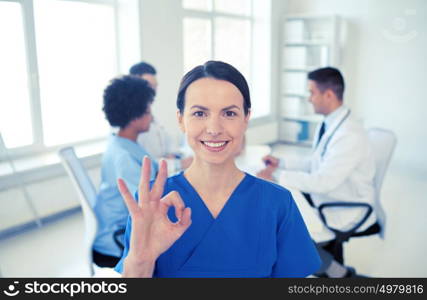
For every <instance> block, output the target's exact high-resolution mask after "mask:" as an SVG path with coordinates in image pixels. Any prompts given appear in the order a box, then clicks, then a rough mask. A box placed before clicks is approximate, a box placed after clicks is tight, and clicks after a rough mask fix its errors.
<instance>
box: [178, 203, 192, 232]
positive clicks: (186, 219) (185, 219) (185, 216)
mask: <svg viewBox="0 0 427 300" xmlns="http://www.w3.org/2000/svg"><path fill="white" fill-rule="evenodd" d="M179 224H180V225H181V226H182V227H184V231H185V230H187V228H188V227H189V226H190V225H191V208H190V207H186V208H185V209H184V212H183V213H182V218H181V221H180V222H179Z"/></svg>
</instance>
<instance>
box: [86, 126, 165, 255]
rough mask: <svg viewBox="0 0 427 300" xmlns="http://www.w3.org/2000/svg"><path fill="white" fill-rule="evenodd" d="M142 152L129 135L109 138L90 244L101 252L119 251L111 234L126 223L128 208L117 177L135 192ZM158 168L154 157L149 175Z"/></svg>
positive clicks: (103, 158) (112, 253)
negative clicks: (93, 240)
mask: <svg viewBox="0 0 427 300" xmlns="http://www.w3.org/2000/svg"><path fill="white" fill-rule="evenodd" d="M145 155H148V153H147V152H146V151H145V150H144V149H143V148H142V147H141V146H140V145H138V144H137V143H135V142H133V141H131V140H129V139H126V138H122V137H120V136H117V135H114V134H113V135H111V136H110V138H109V140H108V145H107V150H106V151H105V153H104V155H103V157H102V169H101V185H100V188H99V192H98V195H97V199H96V203H95V207H94V210H95V214H96V217H97V219H98V232H97V235H96V238H95V242H94V245H93V248H94V250H95V251H97V252H99V253H101V254H104V255H110V256H115V257H121V255H122V250H121V249H120V247H119V246H118V245H117V244H116V242H115V241H114V238H113V234H114V232H115V231H117V230H120V229H124V228H125V227H126V221H127V218H128V216H129V212H128V209H127V207H126V204H125V203H124V201H123V198H122V196H121V194H120V192H119V189H118V186H117V179H118V178H122V179H123V180H124V181H125V182H126V185H127V187H128V188H129V191H130V192H131V193H132V194H135V193H136V191H137V189H138V183H139V179H140V174H141V165H142V159H143V158H144V156H145ZM157 171H158V166H157V163H156V162H154V161H153V163H152V172H151V174H152V179H153V178H154V176H155V175H156V173H157ZM121 238H123V234H122V236H121Z"/></svg>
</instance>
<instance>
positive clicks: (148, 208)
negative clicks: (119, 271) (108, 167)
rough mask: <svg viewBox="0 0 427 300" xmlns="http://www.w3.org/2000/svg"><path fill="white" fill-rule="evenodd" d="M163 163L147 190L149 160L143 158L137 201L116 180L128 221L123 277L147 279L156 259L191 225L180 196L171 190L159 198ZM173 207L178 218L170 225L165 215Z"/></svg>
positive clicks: (149, 170)
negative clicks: (127, 247)
mask: <svg viewBox="0 0 427 300" xmlns="http://www.w3.org/2000/svg"><path fill="white" fill-rule="evenodd" d="M167 173H168V172H167V165H166V161H164V160H162V161H161V162H160V168H159V173H158V174H157V178H156V181H155V182H154V185H153V187H152V189H151V191H150V174H151V161H150V159H149V158H148V157H144V160H143V164H142V176H141V180H140V182H139V187H138V195H139V202H136V200H135V199H134V197H133V196H132V195H131V193H130V192H129V190H128V188H127V187H126V184H125V182H124V181H123V180H122V179H119V180H118V185H119V190H120V193H121V194H122V196H123V198H124V201H125V203H126V206H127V208H128V210H129V213H130V216H131V218H132V233H131V241H130V248H129V254H128V256H127V258H126V261H125V271H124V275H125V276H126V275H128V276H132V277H136V276H151V275H152V273H153V270H154V263H155V261H156V259H157V258H158V257H159V256H160V255H161V254H162V253H163V252H165V251H166V250H167V249H169V248H170V247H171V246H172V244H173V243H174V242H175V241H176V240H177V239H179V238H180V237H181V235H182V234H183V233H184V232H185V231H186V230H187V228H188V227H189V226H190V225H191V209H190V208H189V207H187V208H186V207H185V205H184V201H182V199H181V197H180V195H179V194H178V192H176V191H172V192H170V193H169V194H167V195H166V196H164V197H163V198H162V195H163V189H164V185H165V182H166V178H167ZM171 206H174V207H175V214H176V217H177V219H178V221H177V222H176V223H172V222H171V221H170V220H169V218H168V215H167V212H168V209H169V207H171Z"/></svg>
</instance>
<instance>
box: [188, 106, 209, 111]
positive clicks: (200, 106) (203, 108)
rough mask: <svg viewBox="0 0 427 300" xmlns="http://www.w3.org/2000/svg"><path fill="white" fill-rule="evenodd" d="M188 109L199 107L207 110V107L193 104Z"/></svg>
mask: <svg viewBox="0 0 427 300" xmlns="http://www.w3.org/2000/svg"><path fill="white" fill-rule="evenodd" d="M190 109H201V110H209V108H207V107H204V106H201V105H193V106H192V107H190Z"/></svg>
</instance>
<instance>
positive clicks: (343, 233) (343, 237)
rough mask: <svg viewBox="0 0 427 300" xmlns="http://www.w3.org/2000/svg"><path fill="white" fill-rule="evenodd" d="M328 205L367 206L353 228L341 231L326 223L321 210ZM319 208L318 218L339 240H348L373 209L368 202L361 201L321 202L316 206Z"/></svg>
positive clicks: (328, 206)
mask: <svg viewBox="0 0 427 300" xmlns="http://www.w3.org/2000/svg"><path fill="white" fill-rule="evenodd" d="M330 207H362V208H363V207H364V208H367V210H366V213H365V215H364V216H363V217H362V219H361V220H360V221H359V222H358V223H356V225H354V227H353V228H351V229H349V230H347V231H341V230H338V229H335V228H332V227H330V226H329V225H328V222H327V220H326V217H325V214H324V212H323V210H324V209H326V208H330ZM318 209H319V215H320V219H321V220H322V222H323V224H325V226H326V227H327V228H328V229H329V230H331V231H333V232H334V233H335V235H336V238H337V240H339V241H342V242H344V241H348V239H349V238H350V237H351V236H352V235H353V234H354V233H355V232H356V230H357V229H359V228H360V226H362V225H363V223H365V222H366V220H367V219H368V218H369V216H370V215H371V213H372V211H373V209H372V206H371V205H370V204H367V203H362V202H330V203H323V204H321V205H319V207H318Z"/></svg>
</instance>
